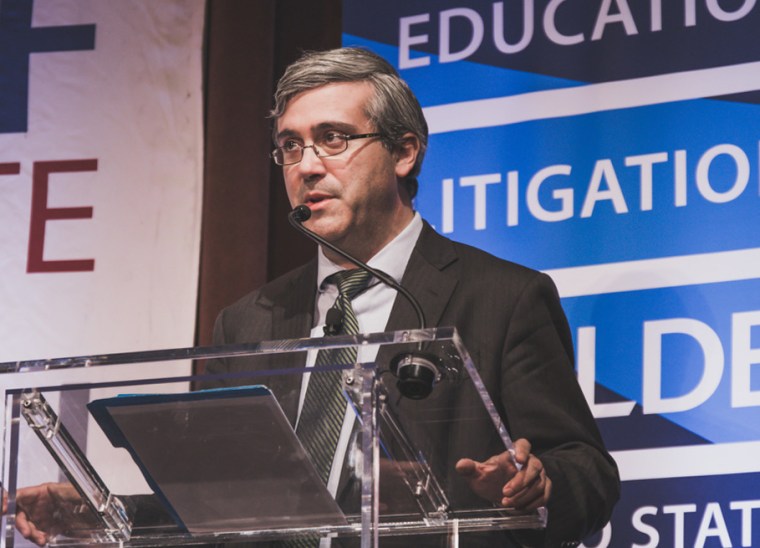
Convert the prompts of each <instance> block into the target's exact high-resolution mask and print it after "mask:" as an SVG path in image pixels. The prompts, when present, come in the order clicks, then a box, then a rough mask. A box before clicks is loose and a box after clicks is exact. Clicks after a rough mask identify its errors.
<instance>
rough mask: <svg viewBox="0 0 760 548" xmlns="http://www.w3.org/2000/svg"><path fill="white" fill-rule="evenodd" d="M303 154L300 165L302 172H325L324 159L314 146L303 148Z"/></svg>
mask: <svg viewBox="0 0 760 548" xmlns="http://www.w3.org/2000/svg"><path fill="white" fill-rule="evenodd" d="M306 149H310V150H306ZM302 154H303V155H302V157H301V162H300V163H299V164H298V167H299V169H300V170H301V171H303V172H309V173H311V172H314V171H324V169H325V165H324V163H323V162H322V158H321V156H320V155H319V152H318V149H317V148H316V146H315V145H313V144H312V145H306V146H305V147H303V151H302Z"/></svg>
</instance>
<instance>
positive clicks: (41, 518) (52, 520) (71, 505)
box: [3, 483, 92, 546]
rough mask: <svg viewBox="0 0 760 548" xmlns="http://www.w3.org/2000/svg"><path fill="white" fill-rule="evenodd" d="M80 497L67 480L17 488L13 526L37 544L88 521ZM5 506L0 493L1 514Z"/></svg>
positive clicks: (87, 515)
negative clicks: (0, 499)
mask: <svg viewBox="0 0 760 548" xmlns="http://www.w3.org/2000/svg"><path fill="white" fill-rule="evenodd" d="M82 508H83V506H82V498H81V497H80V496H79V493H77V491H76V489H74V487H73V486H72V485H71V484H70V483H43V484H41V485H35V486H34V487H24V488H22V489H19V490H17V491H16V529H17V530H18V532H19V533H20V534H21V536H23V537H24V538H25V539H27V540H30V541H32V542H34V543H35V544H37V545H38V546H44V545H46V544H47V543H48V541H49V540H50V539H51V538H52V537H54V536H56V535H58V534H60V533H66V532H68V531H70V530H72V529H77V528H78V527H79V526H83V525H85V526H86V524H87V523H91V521H92V520H91V519H88V518H91V516H90V512H89V511H86V510H85V512H84V513H83V512H82ZM7 510H8V502H7V497H5V496H3V514H5V513H6V512H7Z"/></svg>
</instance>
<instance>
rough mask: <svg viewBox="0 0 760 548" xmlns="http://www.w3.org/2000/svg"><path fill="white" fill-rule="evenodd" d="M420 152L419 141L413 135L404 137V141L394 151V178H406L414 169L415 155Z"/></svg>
mask: <svg viewBox="0 0 760 548" xmlns="http://www.w3.org/2000/svg"><path fill="white" fill-rule="evenodd" d="M419 152H420V140H419V139H418V138H417V136H416V135H415V134H414V133H407V134H406V135H404V140H403V142H402V144H401V146H400V147H399V149H398V150H396V177H399V178H404V177H407V176H408V175H409V174H410V173H411V172H412V169H414V163H415V162H416V161H417V155H418V154H419Z"/></svg>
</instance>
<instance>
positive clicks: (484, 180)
mask: <svg viewBox="0 0 760 548" xmlns="http://www.w3.org/2000/svg"><path fill="white" fill-rule="evenodd" d="M500 182H501V175H500V174H499V173H490V174H488V175H473V176H472V177H462V178H461V179H459V185H460V186H474V187H475V227H474V228H475V230H485V228H486V185H492V184H494V183H500Z"/></svg>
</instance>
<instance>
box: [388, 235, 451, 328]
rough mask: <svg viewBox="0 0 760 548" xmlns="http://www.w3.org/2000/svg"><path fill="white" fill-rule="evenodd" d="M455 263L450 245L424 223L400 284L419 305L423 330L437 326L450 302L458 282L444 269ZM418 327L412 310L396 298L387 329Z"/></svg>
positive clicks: (406, 303)
mask: <svg viewBox="0 0 760 548" xmlns="http://www.w3.org/2000/svg"><path fill="white" fill-rule="evenodd" d="M456 260H457V256H456V253H455V252H454V249H453V247H452V246H451V243H450V242H449V241H448V240H446V239H445V238H443V237H441V236H440V235H438V234H437V233H436V232H435V231H434V230H433V229H432V228H431V227H430V225H429V224H427V222H425V224H424V226H423V228H422V233H421V234H420V237H419V239H418V240H417V245H416V246H415V247H414V251H412V256H411V257H410V259H409V264H408V265H407V267H406V271H405V272H404V277H403V279H402V280H401V285H403V286H404V287H405V288H406V289H408V290H409V292H410V293H411V294H412V295H414V297H415V298H416V299H417V301H418V302H419V303H420V306H421V307H422V311H423V312H424V314H425V323H426V325H425V327H435V326H437V325H438V322H439V320H440V319H441V315H442V314H443V311H444V310H445V308H446V305H447V304H448V302H449V299H450V298H451V294H452V292H453V291H454V288H455V287H456V285H457V279H456V278H455V277H453V276H451V275H450V274H447V273H446V272H445V269H446V267H448V266H449V265H450V264H452V263H453V262H455V261H456ZM418 327H419V322H418V320H417V315H416V314H415V313H414V309H413V307H412V306H411V305H410V304H409V303H408V302H407V301H406V299H404V298H403V297H401V296H398V297H397V298H396V301H395V302H394V304H393V309H392V310H391V315H390V318H389V319H388V324H387V327H386V329H387V330H388V331H395V330H399V329H411V328H414V329H416V328H418Z"/></svg>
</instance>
